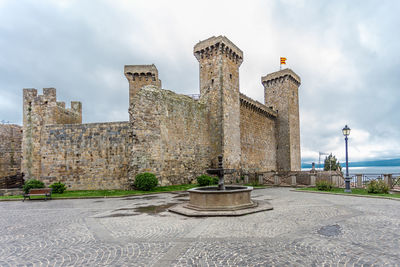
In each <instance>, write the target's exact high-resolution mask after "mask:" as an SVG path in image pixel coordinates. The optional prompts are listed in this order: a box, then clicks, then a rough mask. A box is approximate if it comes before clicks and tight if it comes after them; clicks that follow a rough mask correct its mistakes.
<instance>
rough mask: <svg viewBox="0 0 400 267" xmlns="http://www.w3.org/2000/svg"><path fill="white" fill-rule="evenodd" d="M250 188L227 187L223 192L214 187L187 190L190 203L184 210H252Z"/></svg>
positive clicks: (254, 205)
mask: <svg viewBox="0 0 400 267" xmlns="http://www.w3.org/2000/svg"><path fill="white" fill-rule="evenodd" d="M252 190H253V187H251V186H240V185H227V186H225V190H218V187H216V186H206V187H196V188H193V189H190V190H188V192H189V198H190V201H189V203H188V204H187V205H186V208H189V209H194V210H200V211H201V210H203V211H228V210H240V209H247V208H253V207H256V206H257V203H256V202H253V201H252V200H251V191H252Z"/></svg>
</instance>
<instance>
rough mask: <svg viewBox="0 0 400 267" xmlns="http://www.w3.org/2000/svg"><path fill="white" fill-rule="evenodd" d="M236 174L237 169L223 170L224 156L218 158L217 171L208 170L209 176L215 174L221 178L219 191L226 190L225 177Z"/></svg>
mask: <svg viewBox="0 0 400 267" xmlns="http://www.w3.org/2000/svg"><path fill="white" fill-rule="evenodd" d="M233 172H235V169H224V168H223V163H222V155H219V156H218V168H216V169H208V170H207V173H208V174H214V175H217V176H218V178H219V181H218V190H225V184H224V183H225V181H224V175H225V174H229V173H233Z"/></svg>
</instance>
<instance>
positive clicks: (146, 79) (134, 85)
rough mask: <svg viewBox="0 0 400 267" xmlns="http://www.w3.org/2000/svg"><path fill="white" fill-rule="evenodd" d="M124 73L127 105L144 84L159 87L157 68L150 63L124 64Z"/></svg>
mask: <svg viewBox="0 0 400 267" xmlns="http://www.w3.org/2000/svg"><path fill="white" fill-rule="evenodd" d="M124 73H125V76H126V78H127V79H128V82H129V107H131V104H132V103H133V97H134V96H135V94H136V93H137V92H138V91H139V90H140V88H142V87H143V86H146V85H154V86H157V87H158V88H160V89H161V80H159V79H158V70H157V68H156V66H155V65H154V64H152V65H125V68H124Z"/></svg>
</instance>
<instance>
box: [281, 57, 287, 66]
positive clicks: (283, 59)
mask: <svg viewBox="0 0 400 267" xmlns="http://www.w3.org/2000/svg"><path fill="white" fill-rule="evenodd" d="M282 64H284V65H286V58H285V57H281V65H282Z"/></svg>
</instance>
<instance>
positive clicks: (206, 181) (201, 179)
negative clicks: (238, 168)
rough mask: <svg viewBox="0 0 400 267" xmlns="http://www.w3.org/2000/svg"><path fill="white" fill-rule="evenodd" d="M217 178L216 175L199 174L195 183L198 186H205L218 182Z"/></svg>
mask: <svg viewBox="0 0 400 267" xmlns="http://www.w3.org/2000/svg"><path fill="white" fill-rule="evenodd" d="M218 181H219V179H218V178H217V177H211V176H208V175H205V174H203V175H200V176H198V177H197V183H198V184H199V185H200V186H207V185H213V184H218Z"/></svg>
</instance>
